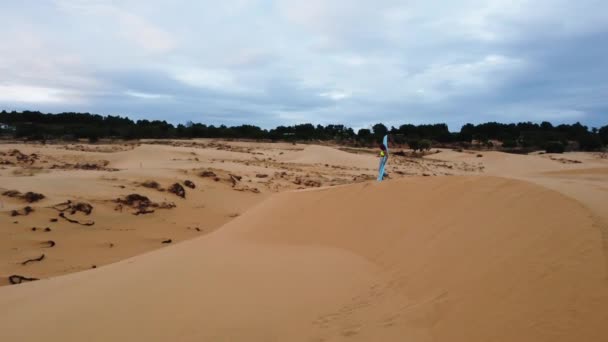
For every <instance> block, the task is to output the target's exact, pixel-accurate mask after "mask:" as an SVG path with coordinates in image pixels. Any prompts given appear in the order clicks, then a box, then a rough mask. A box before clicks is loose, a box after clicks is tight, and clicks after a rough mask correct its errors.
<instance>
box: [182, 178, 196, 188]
mask: <svg viewBox="0 0 608 342" xmlns="http://www.w3.org/2000/svg"><path fill="white" fill-rule="evenodd" d="M184 185H185V186H187V187H189V188H190V189H195V188H196V184H194V182H192V181H190V180H185V181H184Z"/></svg>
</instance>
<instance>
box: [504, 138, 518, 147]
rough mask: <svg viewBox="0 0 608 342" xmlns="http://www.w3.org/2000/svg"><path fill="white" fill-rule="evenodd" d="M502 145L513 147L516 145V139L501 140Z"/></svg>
mask: <svg viewBox="0 0 608 342" xmlns="http://www.w3.org/2000/svg"><path fill="white" fill-rule="evenodd" d="M502 147H504V148H515V147H517V141H515V140H511V139H510V140H505V141H503V142H502Z"/></svg>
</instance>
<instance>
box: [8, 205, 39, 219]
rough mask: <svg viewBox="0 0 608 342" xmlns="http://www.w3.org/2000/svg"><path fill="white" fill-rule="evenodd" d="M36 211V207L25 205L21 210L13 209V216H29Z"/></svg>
mask: <svg viewBox="0 0 608 342" xmlns="http://www.w3.org/2000/svg"><path fill="white" fill-rule="evenodd" d="M33 211H34V208H32V207H30V206H29V205H28V206H27V207H24V208H23V209H21V210H13V211H11V216H12V217H15V216H27V215H29V214H30V213H31V212H33Z"/></svg>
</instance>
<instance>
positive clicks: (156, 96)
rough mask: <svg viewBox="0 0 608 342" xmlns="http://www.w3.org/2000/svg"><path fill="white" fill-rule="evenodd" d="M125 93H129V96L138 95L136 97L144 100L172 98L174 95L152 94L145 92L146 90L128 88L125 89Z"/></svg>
mask: <svg viewBox="0 0 608 342" xmlns="http://www.w3.org/2000/svg"><path fill="white" fill-rule="evenodd" d="M125 94H126V95H128V96H132V97H136V98H140V99H144V100H157V99H169V98H172V96H170V95H165V94H151V93H144V92H139V91H133V90H127V91H125Z"/></svg>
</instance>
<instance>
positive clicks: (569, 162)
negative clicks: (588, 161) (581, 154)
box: [549, 156, 582, 164]
mask: <svg viewBox="0 0 608 342" xmlns="http://www.w3.org/2000/svg"><path fill="white" fill-rule="evenodd" d="M549 159H551V160H554V161H556V162H560V163H562V164H581V163H582V161H580V160H575V159H566V158H557V157H554V156H550V157H549Z"/></svg>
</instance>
